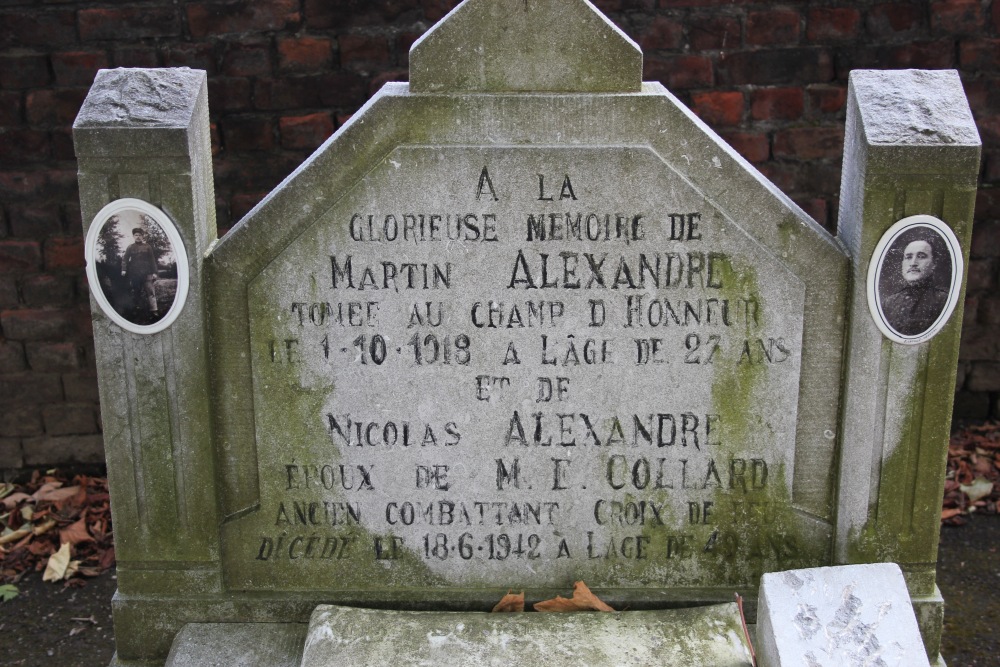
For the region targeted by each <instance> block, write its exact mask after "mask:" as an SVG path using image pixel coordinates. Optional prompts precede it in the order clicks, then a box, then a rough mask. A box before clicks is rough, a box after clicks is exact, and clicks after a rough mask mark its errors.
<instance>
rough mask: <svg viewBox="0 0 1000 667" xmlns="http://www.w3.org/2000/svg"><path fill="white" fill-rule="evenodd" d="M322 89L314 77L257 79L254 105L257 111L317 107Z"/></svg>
mask: <svg viewBox="0 0 1000 667" xmlns="http://www.w3.org/2000/svg"><path fill="white" fill-rule="evenodd" d="M321 95H322V89H321V87H320V79H319V78H318V77H315V76H284V77H281V78H279V79H258V80H257V81H256V83H255V84H254V95H253V96H254V105H255V106H256V107H257V108H258V109H266V110H275V109H301V108H303V107H319V106H322V104H321V103H320V97H321Z"/></svg>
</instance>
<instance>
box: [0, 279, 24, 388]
mask: <svg viewBox="0 0 1000 667" xmlns="http://www.w3.org/2000/svg"><path fill="white" fill-rule="evenodd" d="M20 301H21V298H20V297H19V296H18V294H17V280H16V279H15V278H14V276H12V275H7V276H0V309H3V310H6V309H8V308H17V306H18V305H19V304H20ZM2 372H3V371H0V373H2Z"/></svg>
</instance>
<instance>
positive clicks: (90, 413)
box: [42, 405, 97, 435]
mask: <svg viewBox="0 0 1000 667" xmlns="http://www.w3.org/2000/svg"><path fill="white" fill-rule="evenodd" d="M42 420H43V421H44V422H45V432H46V433H47V434H48V435H90V434H92V433H97V420H96V419H95V418H94V408H93V407H91V406H89V405H50V406H47V407H45V408H43V409H42Z"/></svg>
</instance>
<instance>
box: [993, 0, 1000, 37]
mask: <svg viewBox="0 0 1000 667" xmlns="http://www.w3.org/2000/svg"><path fill="white" fill-rule="evenodd" d="M993 29H994V30H995V31H997V32H1000V2H994V3H993Z"/></svg>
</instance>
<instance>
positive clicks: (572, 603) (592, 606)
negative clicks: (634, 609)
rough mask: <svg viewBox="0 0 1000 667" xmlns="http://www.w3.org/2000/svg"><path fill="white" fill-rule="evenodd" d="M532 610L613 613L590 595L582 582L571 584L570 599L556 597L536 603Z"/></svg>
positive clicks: (598, 599) (595, 597) (594, 596)
mask: <svg viewBox="0 0 1000 667" xmlns="http://www.w3.org/2000/svg"><path fill="white" fill-rule="evenodd" d="M534 608H535V611H614V609H612V608H611V607H610V606H608V605H607V604H605V603H604V602H602V601H601V599H600V598H598V597H597V596H596V595H594V594H593V593H591V592H590V589H589V588H587V584H585V583H583V582H582V581H578V582H576V583H575V584H573V597H572V598H569V599H566V598H564V597H561V596H559V595H557V596H555V597H554V598H553V599H551V600H543V601H542V602H536V603H535V604H534Z"/></svg>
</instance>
